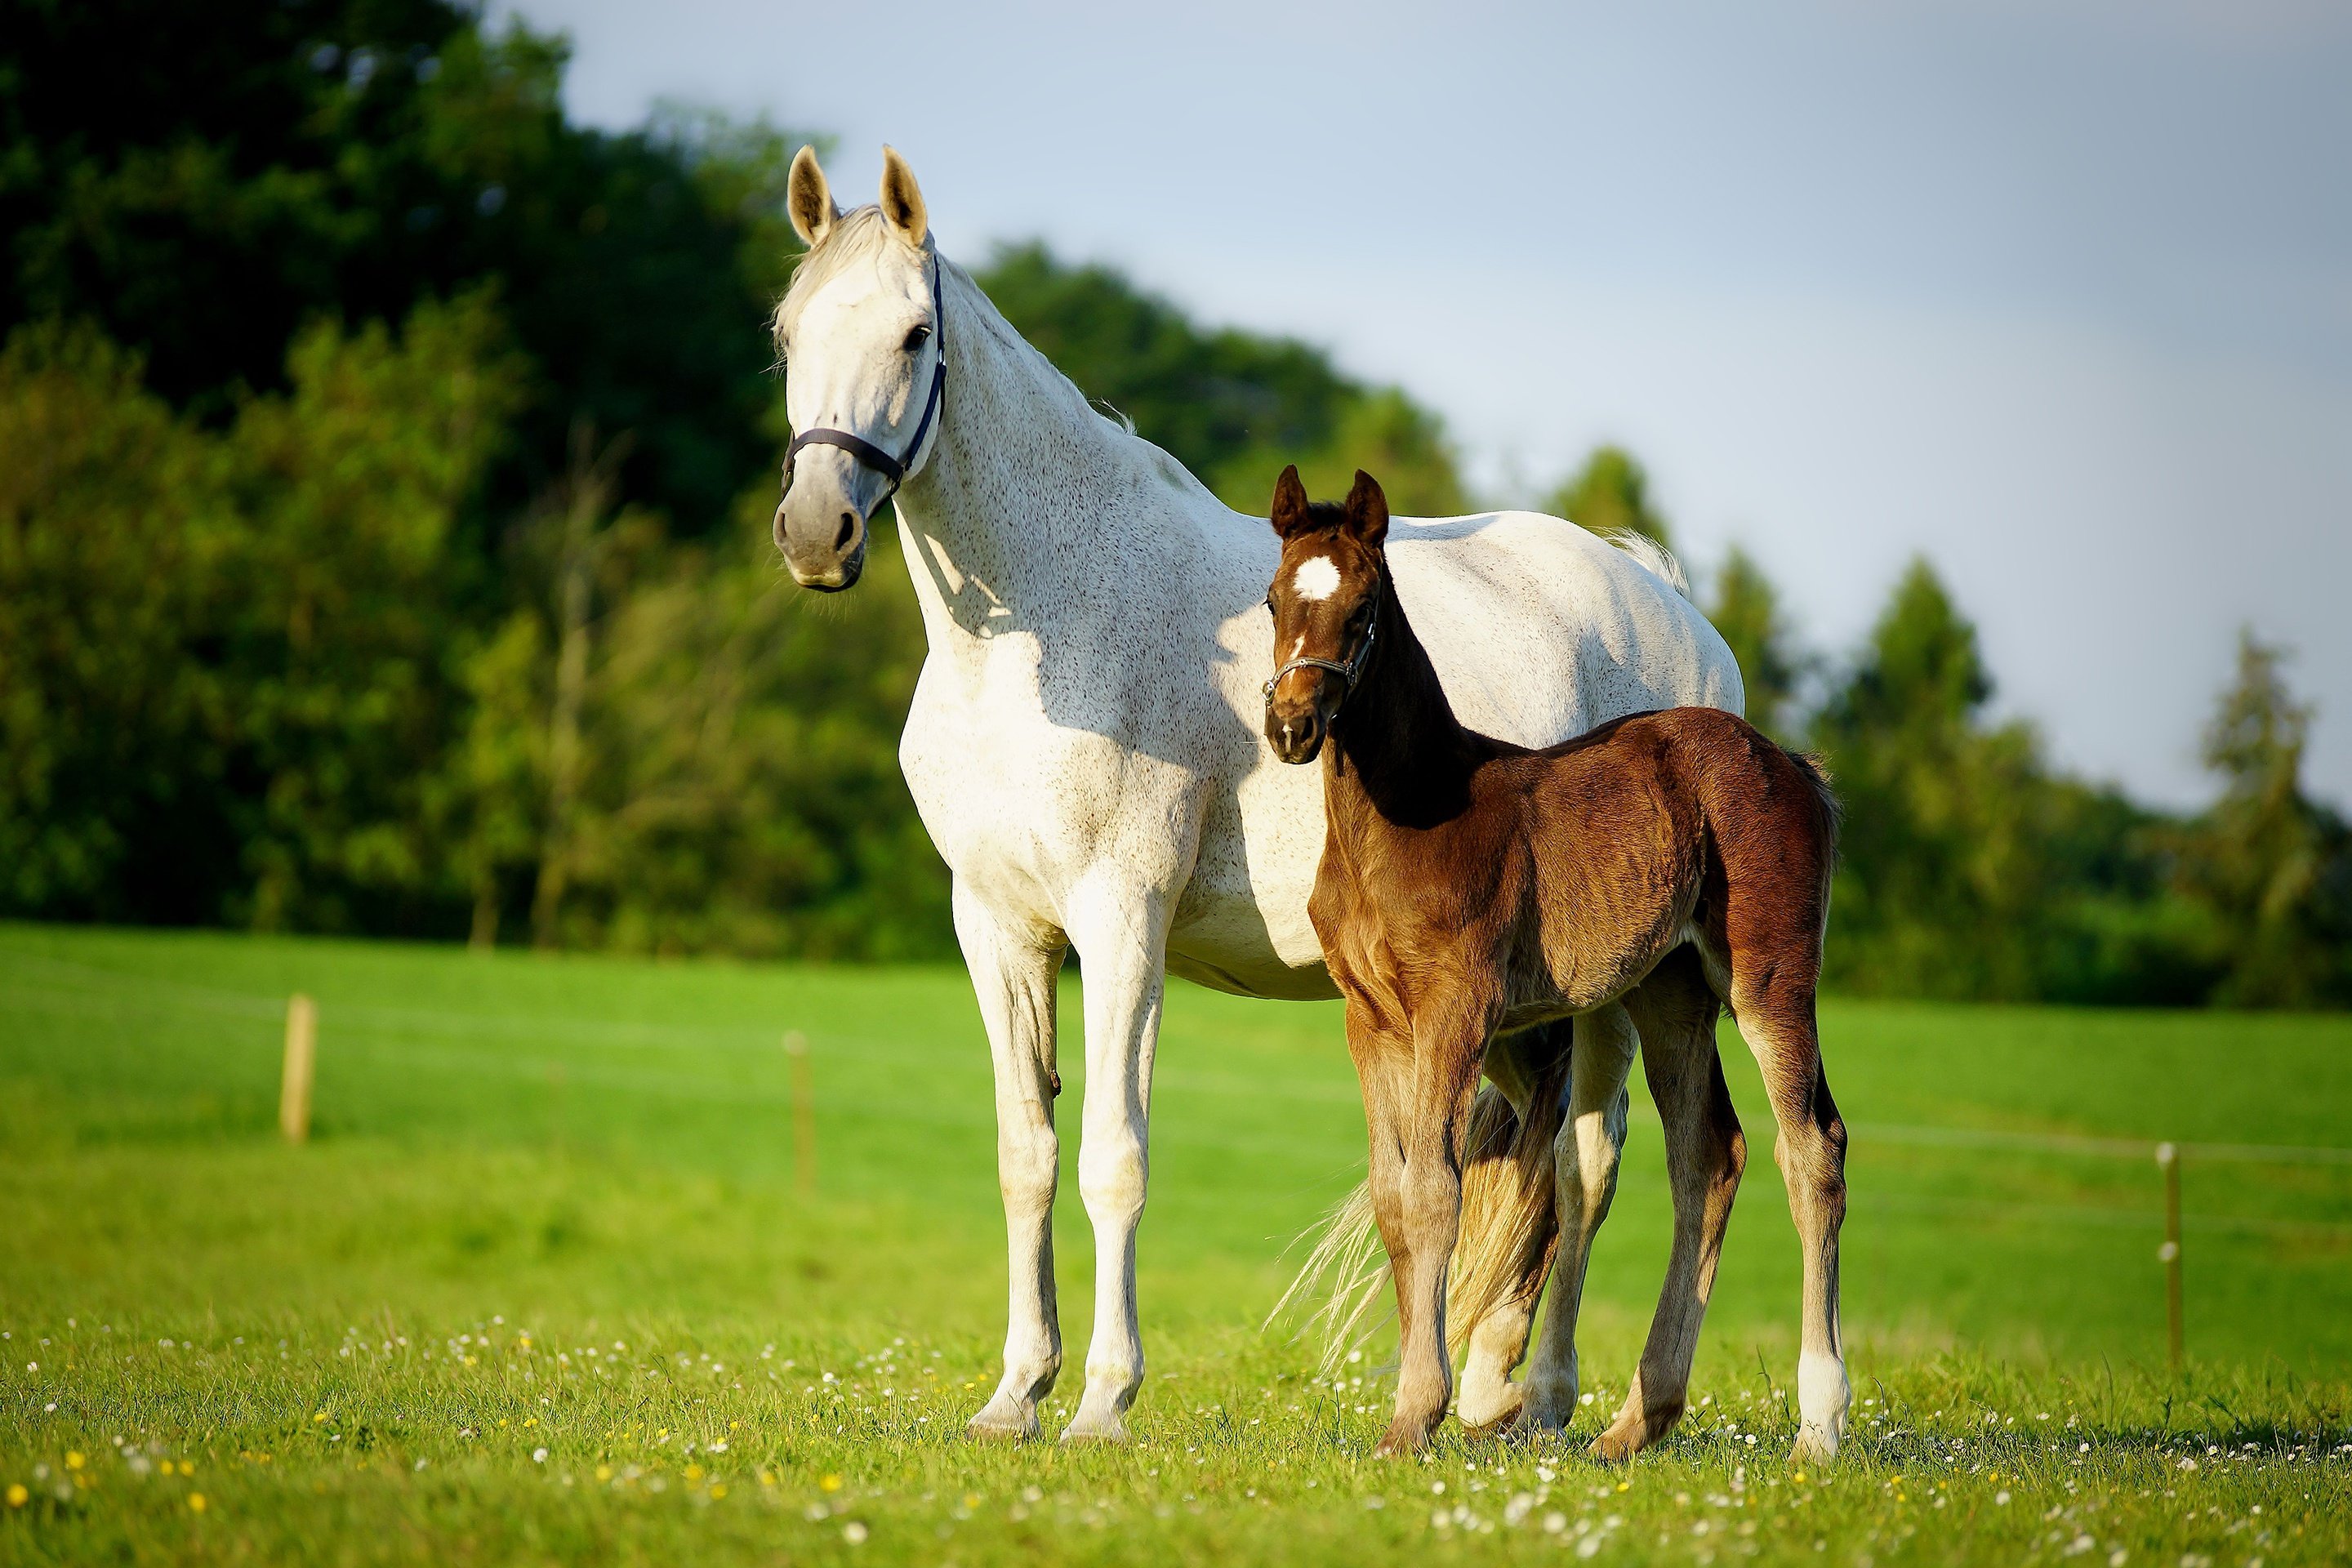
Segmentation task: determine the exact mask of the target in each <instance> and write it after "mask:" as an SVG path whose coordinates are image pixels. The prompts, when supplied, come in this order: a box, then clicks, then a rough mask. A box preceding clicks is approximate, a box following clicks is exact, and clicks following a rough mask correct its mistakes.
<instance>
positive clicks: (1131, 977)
mask: <svg viewBox="0 0 2352 1568" xmlns="http://www.w3.org/2000/svg"><path fill="white" fill-rule="evenodd" d="M1165 908H1166V906H1165V903H1164V901H1163V900H1160V899H1159V898H1158V897H1157V896H1155V895H1152V894H1150V893H1147V892H1139V891H1136V890H1134V889H1117V890H1113V889H1087V890H1085V891H1083V892H1082V893H1081V894H1080V895H1079V896H1078V897H1077V898H1076V899H1074V900H1072V910H1071V916H1070V935H1071V940H1072V941H1074V942H1076V944H1077V948H1078V957H1079V960H1080V962H1081V963H1084V965H1085V972H1084V975H1083V980H1082V983H1083V984H1084V987H1085V993H1086V1008H1087V1100H1086V1121H1085V1131H1084V1135H1083V1138H1082V1141H1081V1142H1080V1143H1079V1146H1078V1192H1079V1194H1080V1195H1081V1196H1083V1197H1084V1198H1085V1200H1086V1205H1087V1218H1088V1219H1089V1220H1091V1221H1093V1222H1094V1229H1095V1331H1094V1340H1093V1342H1092V1343H1091V1344H1090V1345H1089V1346H1088V1347H1087V1391H1086V1395H1085V1397H1084V1398H1083V1399H1081V1400H1080V1401H1079V1403H1078V1413H1077V1414H1076V1415H1074V1416H1073V1417H1071V1419H1070V1424H1069V1426H1067V1427H1066V1428H1065V1429H1064V1431H1063V1433H1062V1441H1064V1442H1066V1443H1069V1442H1087V1441H1096V1442H1114V1443H1115V1442H1124V1441H1125V1440H1126V1438H1127V1422H1126V1415H1127V1407H1128V1406H1129V1405H1132V1404H1134V1403H1135V1395H1136V1392H1137V1391H1138V1390H1139V1389H1140V1388H1141V1387H1142V1386H1143V1342H1142V1336H1141V1332H1140V1330H1139V1325H1138V1323H1137V1321H1136V1302H1135V1233H1136V1229H1137V1227H1138V1226H1139V1225H1140V1224H1141V1223H1142V1220H1143V1199H1144V1188H1145V1184H1146V1182H1147V1179H1148V1174H1149V1165H1148V1159H1149V1149H1148V1142H1147V1134H1148V1119H1149V1117H1150V1113H1151V1061H1152V1054H1153V1051H1154V1050H1155V1049H1156V1048H1157V1047H1158V1045H1159V1041H1160V998H1161V994H1162V992H1163V990H1164V987H1165V982H1166V978H1167V968H1166V966H1167V948H1166V938H1167V919H1166V914H1165Z"/></svg>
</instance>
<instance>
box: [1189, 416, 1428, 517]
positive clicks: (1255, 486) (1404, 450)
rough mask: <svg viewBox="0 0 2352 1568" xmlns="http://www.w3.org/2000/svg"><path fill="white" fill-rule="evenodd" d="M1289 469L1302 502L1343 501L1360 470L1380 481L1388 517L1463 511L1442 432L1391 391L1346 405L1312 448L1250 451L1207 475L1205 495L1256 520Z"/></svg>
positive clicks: (1255, 448)
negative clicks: (1303, 493) (1302, 492)
mask: <svg viewBox="0 0 2352 1568" xmlns="http://www.w3.org/2000/svg"><path fill="white" fill-rule="evenodd" d="M1293 462H1295V463H1297V465H1298V477H1299V479H1300V480H1301V481H1302V482H1303V483H1304V484H1305V485H1306V486H1307V494H1308V495H1310V496H1316V497H1319V498H1323V499H1337V498H1338V497H1340V496H1344V495H1346V494H1347V493H1348V490H1349V487H1350V486H1352V485H1353V484H1354V483H1355V482H1356V474H1357V471H1358V470H1359V469H1360V470H1362V471H1364V472H1366V473H1369V474H1370V475H1371V476H1372V477H1373V478H1375V479H1379V480H1380V481H1381V490H1382V492H1383V493H1385V494H1386V495H1387V497H1388V502H1389V510H1391V511H1393V512H1395V513H1397V514H1398V515H1399V516H1402V517H1456V516H1459V515H1461V514H1462V513H1464V512H1466V511H1468V510H1470V500H1469V497H1468V496H1467V495H1466V494H1465V492H1464V490H1463V489H1462V479H1461V476H1460V475H1459V474H1458V473H1457V472H1456V471H1455V469H1454V451H1453V448H1452V447H1450V446H1449V445H1448V444H1447V442H1446V439H1445V428H1444V425H1443V424H1442V423H1441V422H1440V421H1439V419H1438V417H1437V416H1435V415H1434V414H1432V413H1430V412H1429V411H1428V410H1427V409H1425V408H1423V407H1421V406H1420V405H1417V404H1415V403H1414V402H1413V401H1412V399H1411V398H1409V397H1407V396H1406V395H1404V394H1403V392H1402V391H1400V390H1399V389H1398V388H1396V387H1393V386H1384V387H1381V388H1379V389H1377V390H1375V391H1372V392H1370V393H1365V394H1362V395H1358V396H1355V397H1353V398H1351V399H1350V400H1349V402H1348V403H1347V405H1345V406H1344V408H1343V409H1342V411H1341V413H1340V416H1339V425H1338V426H1337V427H1336V428H1335V429H1333V431H1332V432H1331V435H1330V437H1329V438H1328V440H1326V441H1324V442H1323V443H1322V444H1320V445H1319V446H1316V447H1308V448H1307V449H1305V450H1301V449H1299V448H1296V447H1293V448H1289V449H1286V450H1285V449H1280V448H1274V447H1253V448H1252V449H1251V450H1249V451H1246V452H1244V453H1242V454H1241V455H1240V456H1238V457H1236V458H1232V459H1231V460H1229V461H1228V462H1226V463H1225V464H1224V465H1223V467H1222V468H1218V469H1217V470H1215V484H1214V486H1213V488H1214V489H1215V490H1216V492H1217V494H1218V495H1219V496H1221V497H1223V500H1224V502H1225V504H1226V505H1227V506H1230V507H1233V508H1234V509H1235V510H1239V511H1246V512H1253V513H1255V512H1262V511H1264V510H1266V509H1267V507H1268V506H1269V505H1270V504H1271V498H1272V496H1273V495H1274V481H1275V480H1276V479H1277V478H1279V477H1280V476H1281V474H1282V470H1283V468H1284V466H1285V465H1286V464H1288V463H1293Z"/></svg>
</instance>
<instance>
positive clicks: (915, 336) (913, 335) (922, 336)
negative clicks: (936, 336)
mask: <svg viewBox="0 0 2352 1568" xmlns="http://www.w3.org/2000/svg"><path fill="white" fill-rule="evenodd" d="M930 341H931V329H930V328H929V326H928V325H926V324H925V323H923V322H921V321H918V322H916V323H915V324H914V325H913V326H911V327H908V329H907V342H906V343H905V345H904V347H905V348H906V351H907V352H908V353H914V352H915V351H916V350H917V349H919V348H921V347H922V346H923V345H924V344H925V343H927V342H930Z"/></svg>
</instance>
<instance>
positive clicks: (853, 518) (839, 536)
mask: <svg viewBox="0 0 2352 1568" xmlns="http://www.w3.org/2000/svg"><path fill="white" fill-rule="evenodd" d="M856 537H857V514H856V512H849V511H845V512H843V513H842V514H841V526H840V527H839V528H837V529H835V530H834V532H833V547H834V548H835V550H846V549H848V548H849V542H850V541H851V540H852V539H855V538H856Z"/></svg>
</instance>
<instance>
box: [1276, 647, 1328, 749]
mask: <svg viewBox="0 0 2352 1568" xmlns="http://www.w3.org/2000/svg"><path fill="white" fill-rule="evenodd" d="M1272 684H1273V686H1274V689H1273V690H1271V691H1269V692H1267V693H1266V698H1265V743H1266V744H1267V745H1269V746H1271V747H1273V748H1274V754H1275V755H1276V756H1277V757H1280V758H1281V759H1282V760H1283V761H1284V762H1286V763H1294V764H1296V763H1311V762H1313V761H1314V760H1315V759H1316V758H1317V757H1318V756H1320V755H1321V754H1322V752H1323V742H1324V741H1325V740H1326V739H1327V738H1328V736H1329V734H1330V732H1331V720H1330V716H1329V714H1328V712H1326V711H1325V699H1326V696H1327V688H1328V687H1329V686H1330V685H1331V684H1333V682H1332V681H1331V679H1329V678H1328V677H1326V676H1324V675H1323V674H1322V673H1321V672H1319V671H1316V670H1307V669H1300V670H1286V671H1284V673H1283V678H1282V679H1279V680H1276V681H1275V682H1273V683H1272ZM1301 687H1304V688H1306V695H1305V698H1304V700H1301V698H1300V697H1299V695H1298V689H1299V688H1301Z"/></svg>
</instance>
